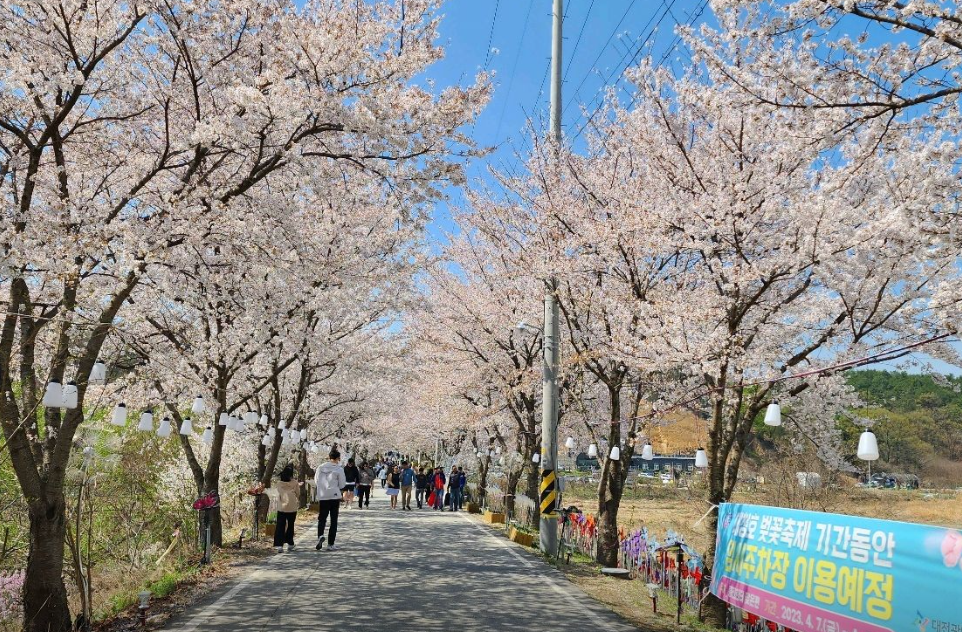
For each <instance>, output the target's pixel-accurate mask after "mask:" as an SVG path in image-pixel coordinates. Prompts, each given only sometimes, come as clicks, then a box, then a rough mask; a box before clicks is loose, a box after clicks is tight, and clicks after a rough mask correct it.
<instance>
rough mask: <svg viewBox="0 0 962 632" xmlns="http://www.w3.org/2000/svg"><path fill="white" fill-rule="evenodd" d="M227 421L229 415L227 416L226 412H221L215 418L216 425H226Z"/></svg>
mask: <svg viewBox="0 0 962 632" xmlns="http://www.w3.org/2000/svg"><path fill="white" fill-rule="evenodd" d="M229 421H230V417H228V416H227V413H221V414H220V417H219V418H218V420H217V425H219V426H226V425H227V424H228V422H229Z"/></svg>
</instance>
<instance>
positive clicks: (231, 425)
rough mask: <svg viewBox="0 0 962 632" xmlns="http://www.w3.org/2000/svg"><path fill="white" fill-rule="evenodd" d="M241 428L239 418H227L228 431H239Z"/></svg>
mask: <svg viewBox="0 0 962 632" xmlns="http://www.w3.org/2000/svg"><path fill="white" fill-rule="evenodd" d="M239 426H240V419H238V418H237V417H235V416H233V415H231V416H230V417H228V418H227V429H228V430H237V429H238V427H239Z"/></svg>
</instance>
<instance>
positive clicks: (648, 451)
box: [641, 443, 655, 461]
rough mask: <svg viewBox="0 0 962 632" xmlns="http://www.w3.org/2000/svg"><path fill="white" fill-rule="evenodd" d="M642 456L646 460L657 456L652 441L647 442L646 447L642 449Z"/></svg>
mask: <svg viewBox="0 0 962 632" xmlns="http://www.w3.org/2000/svg"><path fill="white" fill-rule="evenodd" d="M641 458H642V459H644V460H645V461H651V460H652V459H654V458H655V451H654V450H653V449H652V447H651V444H650V443H645V447H643V448H642V449H641Z"/></svg>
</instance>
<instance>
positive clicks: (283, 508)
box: [274, 463, 303, 553]
mask: <svg viewBox="0 0 962 632" xmlns="http://www.w3.org/2000/svg"><path fill="white" fill-rule="evenodd" d="M280 479H281V480H280V481H278V482H277V485H276V486H275V488H276V489H277V525H276V526H275V527H274V550H275V551H277V552H278V553H283V552H284V545H285V544H286V545H287V550H288V551H292V550H294V519H295V518H297V508H298V506H299V505H300V486H301V485H303V483H298V482H297V481H295V480H294V466H293V465H292V464H290V463H288V464H287V465H285V466H284V469H283V470H281V475H280Z"/></svg>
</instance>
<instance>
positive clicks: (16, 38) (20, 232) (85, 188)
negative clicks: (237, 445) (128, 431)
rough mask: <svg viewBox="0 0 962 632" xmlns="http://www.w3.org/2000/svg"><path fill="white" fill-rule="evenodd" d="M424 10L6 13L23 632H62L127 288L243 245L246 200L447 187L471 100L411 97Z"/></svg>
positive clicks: (9, 422)
mask: <svg viewBox="0 0 962 632" xmlns="http://www.w3.org/2000/svg"><path fill="white" fill-rule="evenodd" d="M402 4H403V6H402ZM436 6H437V3H436V2H432V1H419V0H407V1H406V2H404V3H387V2H382V3H376V4H372V3H354V2H347V1H346V0H345V1H341V0H326V1H317V2H311V3H308V4H307V5H306V6H305V7H303V8H295V7H293V6H292V5H288V4H283V3H272V4H269V5H265V4H263V3H259V2H252V1H244V0H232V1H229V2H210V3H204V2H201V3H190V4H187V3H182V4H181V3H174V4H170V3H168V4H165V5H143V4H140V3H117V2H108V3H106V4H104V3H95V4H91V3H86V2H79V1H78V2H68V3H66V4H64V3H54V2H48V1H46V0H32V1H29V2H19V3H16V4H15V5H9V6H7V7H6V8H5V9H4V16H3V19H2V20H0V32H2V35H3V38H2V39H3V42H4V45H3V48H2V50H3V59H4V62H3V64H2V66H0V72H2V73H3V82H2V83H3V88H2V91H0V101H2V106H0V112H2V115H0V186H2V187H3V196H4V198H5V200H6V204H5V206H4V209H5V210H4V221H3V222H2V224H0V244H2V253H3V254H2V262H0V288H2V290H3V292H4V294H5V295H6V296H7V299H6V302H5V313H4V318H3V324H2V326H0V392H2V393H3V401H2V406H0V410H2V414H0V422H2V427H3V433H4V437H5V443H4V445H5V447H6V449H7V451H8V452H9V454H10V457H11V462H12V464H13V467H14V470H15V471H16V474H17V478H18V481H19V483H20V486H21V488H22V490H23V492H24V496H25V498H26V499H27V503H28V506H29V513H30V524H31V527H30V528H31V553H30V556H29V559H28V564H27V569H26V574H25V582H24V617H25V621H26V622H27V624H26V625H27V629H29V630H45V631H47V630H66V629H68V628H69V627H70V616H69V611H68V607H67V602H66V591H65V589H64V586H63V582H62V579H61V575H62V573H61V569H62V565H63V549H62V542H63V535H64V534H63V529H64V526H63V524H64V521H63V515H64V499H63V481H64V473H65V471H66V464H67V461H68V459H69V456H70V452H71V446H72V442H73V437H74V434H75V433H76V431H77V429H78V427H79V426H80V425H81V424H82V423H83V421H84V416H85V415H84V410H85V396H86V393H87V389H88V376H89V375H90V372H91V369H92V367H93V365H94V362H95V361H96V360H97V359H98V357H100V356H101V351H102V349H103V345H104V341H105V340H106V339H107V338H108V336H110V335H111V334H112V332H113V331H115V330H116V329H117V328H118V326H119V325H120V324H121V323H123V324H125V325H130V324H133V322H134V321H135V320H136V319H138V318H139V317H140V315H141V313H142V312H143V310H142V309H141V308H140V303H139V292H140V290H141V286H142V284H143V283H145V280H146V279H148V278H149V277H150V275H153V274H155V273H156V271H157V270H159V269H163V268H164V267H166V266H170V265H172V264H173V265H176V263H177V262H179V261H181V260H191V258H192V257H191V256H190V255H191V254H192V253H196V252H204V250H205V240H206V239H208V238H209V237H210V236H211V235H212V233H213V232H217V233H219V235H218V239H217V240H215V241H224V242H228V243H234V244H236V243H240V242H242V241H243V239H244V238H245V236H246V230H245V229H246V226H245V225H244V224H243V223H242V222H243V218H244V217H245V213H244V212H243V211H244V209H245V207H248V208H250V207H249V205H248V204H245V200H246V201H247V202H248V203H249V201H250V200H255V199H256V195H257V192H258V191H259V190H262V189H264V188H265V187H267V186H268V185H269V184H270V185H273V186H276V187H280V188H281V189H283V190H288V191H291V190H295V189H297V188H298V187H299V186H303V185H305V184H307V183H310V182H312V181H331V180H334V181H338V182H348V181H353V178H355V177H356V176H358V175H359V174H364V175H366V176H367V177H366V178H365V182H364V184H363V185H361V186H363V187H367V188H368V193H369V196H370V197H369V198H368V199H371V198H373V197H380V198H383V199H387V198H391V199H393V200H396V204H395V207H396V208H399V209H404V211H403V212H404V213H405V214H407V215H412V216H413V215H414V214H416V213H417V211H416V209H417V207H418V206H419V205H420V204H421V203H423V202H426V201H427V200H430V199H431V198H433V197H434V196H435V195H436V194H437V187H438V186H440V185H441V184H448V183H450V182H452V181H453V182H458V181H459V180H460V178H461V176H460V167H459V165H458V164H457V163H456V162H455V161H452V160H451V158H452V156H454V155H460V154H463V153H465V152H470V151H471V150H470V146H469V144H467V143H466V139H465V137H464V136H463V135H461V134H460V133H459V132H458V131H457V130H458V128H459V127H461V126H462V125H463V124H464V123H465V122H466V121H468V120H469V119H470V118H471V116H472V115H473V114H474V113H476V112H477V111H478V110H479V109H480V108H481V107H482V106H483V104H484V102H485V99H486V95H487V85H486V84H485V83H484V82H483V81H482V82H480V83H478V84H477V85H476V86H473V87H469V88H464V89H462V88H451V89H448V90H446V91H444V92H443V93H441V94H435V93H434V92H433V91H432V90H430V89H424V88H422V87H420V86H418V85H417V84H416V83H415V82H414V78H415V77H416V76H417V75H418V74H419V73H420V72H421V71H422V70H423V69H424V68H425V67H426V66H427V65H428V64H430V63H431V62H433V61H435V60H436V59H438V58H439V56H440V55H441V54H442V51H441V49H440V48H438V47H437V46H436V45H435V44H434V41H435V40H436V34H437V24H438V18H437V15H436V12H435V9H436ZM282 185H283V186H282ZM260 210H261V211H262V212H269V211H270V210H271V209H269V208H262V209H260ZM181 257H183V259H180V258H181ZM131 301H133V303H130V302H131ZM47 369H49V370H47ZM65 380H71V381H75V382H76V383H77V399H78V404H77V406H76V407H74V408H69V409H61V408H57V407H53V406H42V405H41V400H42V397H41V394H42V393H43V391H44V388H45V387H44V385H45V384H47V383H49V382H54V383H61V384H62V383H63V382H64V381H65Z"/></svg>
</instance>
